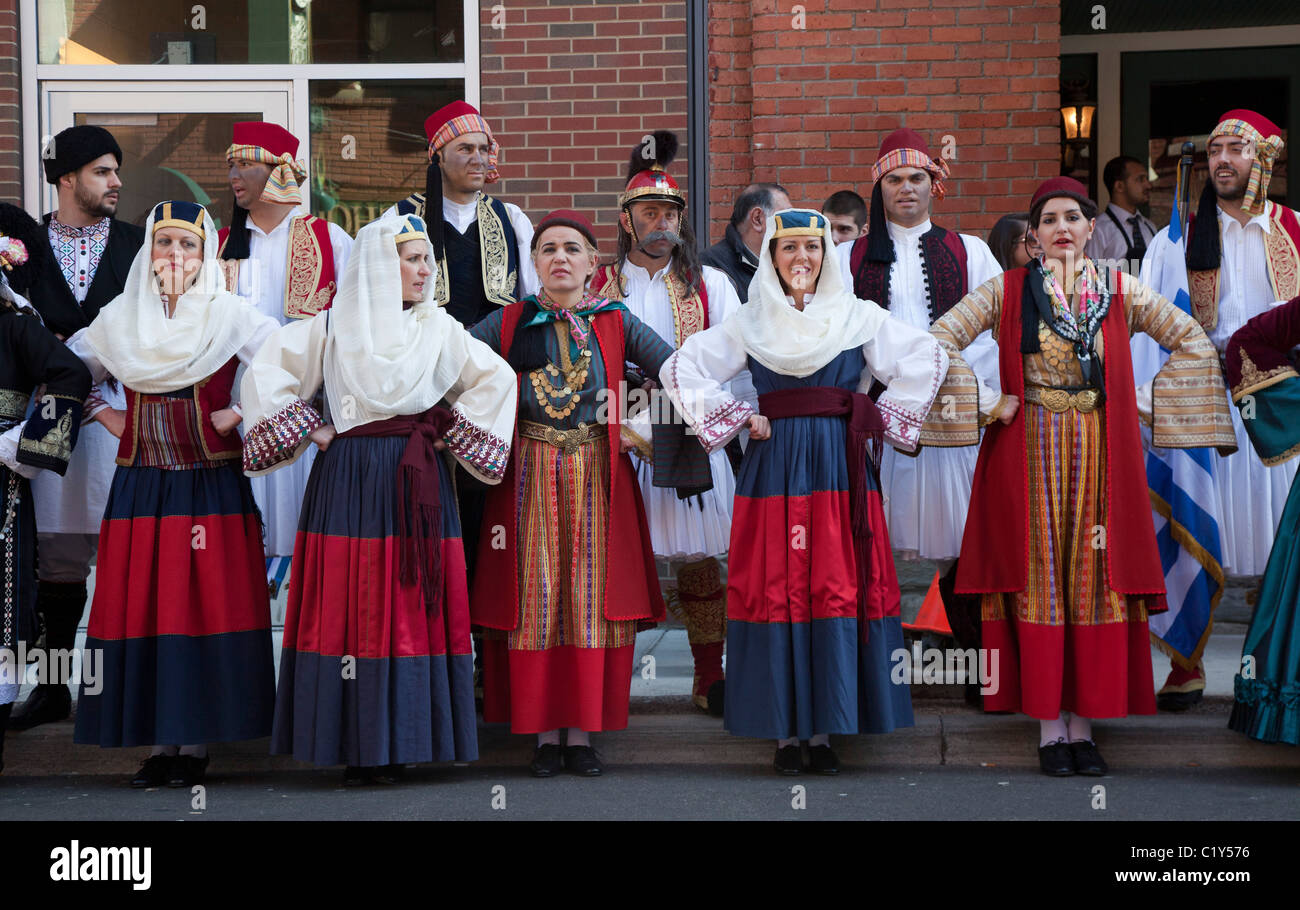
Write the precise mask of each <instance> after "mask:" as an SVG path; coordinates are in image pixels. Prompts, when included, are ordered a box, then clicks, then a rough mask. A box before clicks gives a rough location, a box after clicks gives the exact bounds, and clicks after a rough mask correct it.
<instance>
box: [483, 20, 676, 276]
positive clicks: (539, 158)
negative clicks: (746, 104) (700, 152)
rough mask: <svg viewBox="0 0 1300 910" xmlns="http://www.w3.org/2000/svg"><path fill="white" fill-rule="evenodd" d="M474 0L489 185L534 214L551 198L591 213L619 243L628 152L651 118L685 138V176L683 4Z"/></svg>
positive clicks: (602, 235)
mask: <svg viewBox="0 0 1300 910" xmlns="http://www.w3.org/2000/svg"><path fill="white" fill-rule="evenodd" d="M493 6H494V5H493V4H491V3H483V4H482V5H481V10H482V20H481V22H480V24H479V49H480V52H481V54H482V57H481V66H480V69H481V72H482V91H481V96H482V97H481V100H482V111H483V116H484V117H486V118H487V120H488V122H489V123H490V124H491V125H492V128H493V130H494V131H495V132H496V135H497V139H498V140H499V141H500V142H501V146H502V155H501V161H500V167H501V173H502V180H501V182H500V183H498V184H496V185H495V187H494V189H493V194H494V195H498V196H500V197H501V198H502V199H504V200H506V201H508V202H513V203H515V204H516V205H518V206H520V207H521V208H523V210H524V211H525V212H526V213H527V214H528V215H529V217H531V218H532V219H533V221H534V222H536V221H537V219H538V218H540V217H541V216H542V215H544V214H546V213H547V212H548V211H550V210H552V209H556V208H576V209H578V210H580V211H583V212H586V213H588V214H589V215H591V216H593V220H594V221H595V225H596V232H597V240H598V241H599V244H600V248H601V252H602V253H604V254H606V255H609V254H612V253H613V252H614V249H615V242H616V237H617V234H616V223H617V211H616V205H617V201H616V200H617V197H618V194H619V192H621V191H622V189H623V186H624V184H625V183H626V169H627V159H628V155H629V153H630V151H631V149H632V146H633V145H635V144H636V143H637V142H639V141H640V140H641V137H642V136H644V135H645V134H646V133H648V132H650V131H651V130H654V129H659V128H663V129H671V130H674V131H675V132H676V133H677V134H678V136H679V137H680V138H681V140H682V147H681V151H680V152H679V153H678V159H677V164H675V165H674V166H673V167H672V168H671V171H672V174H673V177H674V178H675V179H676V180H677V181H678V182H679V183H681V184H682V186H683V187H685V186H686V171H687V162H686V140H687V135H686V126H687V119H686V91H687V90H686V4H685V3H684V2H666V3H654V2H650V3H642V2H621V0H600V2H594V0H588V2H586V3H581V2H575V3H570V4H564V5H556V4H554V3H548V2H546V0H510V2H508V3H504V4H501V7H502V9H501V12H502V13H503V14H504V22H503V23H501V22H499V21H498V24H500V25H502V27H501V28H494V27H493V26H494V20H495V19H496V18H497V16H498V14H497V13H496V12H494V10H493Z"/></svg>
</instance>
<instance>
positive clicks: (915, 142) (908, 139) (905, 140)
mask: <svg viewBox="0 0 1300 910" xmlns="http://www.w3.org/2000/svg"><path fill="white" fill-rule="evenodd" d="M896 149H916V150H917V151H918V152H921V153H922V154H923V155H925V157H926V158H934V156H933V155H931V154H930V146H928V145H926V144H925V139H923V138H922V137H921V134H920V133H918V132H917V131H916V130H909V129H908V128H907V127H903V128H902V129H897V130H894V131H893V132H892V133H890V134H889V135H888V136H886V137H885V141H884V142H882V143H880V151H879V152H878V153H877V154H876V157H877V158H884V157H885V156H886V155H888V154H889V153H890V152H892V151H894V150H896Z"/></svg>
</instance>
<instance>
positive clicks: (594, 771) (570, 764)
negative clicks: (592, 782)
mask: <svg viewBox="0 0 1300 910" xmlns="http://www.w3.org/2000/svg"><path fill="white" fill-rule="evenodd" d="M564 767H565V768H567V769H568V771H569V773H570V774H576V775H578V776H579V777H600V775H601V772H603V771H604V770H605V769H604V768H603V767H602V766H601V764H600V759H599V758H597V757H596V750H595V749H593V748H591V746H565V747H564Z"/></svg>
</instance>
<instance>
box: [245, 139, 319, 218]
mask: <svg viewBox="0 0 1300 910" xmlns="http://www.w3.org/2000/svg"><path fill="white" fill-rule="evenodd" d="M236 158H244V159H246V160H248V161H255V162H257V163H258V164H267V165H270V167H271V176H269V177H267V178H266V186H264V187H263V188H262V196H261V199H262V201H263V202H275V203H279V204H281V205H298V204H299V203H301V202H302V190H301V189H300V187H301V186H302V183H303V182H304V181H305V180H306V179H307V168H306V166H304V165H303V163H302V162H301V161H298V160H297V159H296V158H294V157H293V155H292V154H291V153H289V152H285V153H284V154H282V155H273V154H271V153H270V152H269V151H267V150H266V149H264V148H262V147H261V146H260V145H240V144H235V145H232V146H231V147H230V148H228V149H226V161H227V163H229V162H231V161H234V160H235V159H236Z"/></svg>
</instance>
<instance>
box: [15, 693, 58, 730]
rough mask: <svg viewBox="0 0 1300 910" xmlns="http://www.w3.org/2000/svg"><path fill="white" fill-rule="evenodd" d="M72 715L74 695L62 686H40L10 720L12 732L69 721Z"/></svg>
mask: <svg viewBox="0 0 1300 910" xmlns="http://www.w3.org/2000/svg"><path fill="white" fill-rule="evenodd" d="M71 713H72V693H71V692H69V691H68V687H67V686H65V685H62V684H57V685H56V684H53V683H50V684H44V685H39V686H37V687H36V688H35V689H33V690H32V694H31V695H28V696H27V701H25V702H23V704H22V707H20V708H17V709H15V710H14V713H13V714H12V715H11V716H10V718H9V724H8V727H9V729H10V730H30V729H31V728H32V727H39V726H40V725H41V724H50V723H56V722H57V721H61V720H67V719H68V715H69V714H71Z"/></svg>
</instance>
